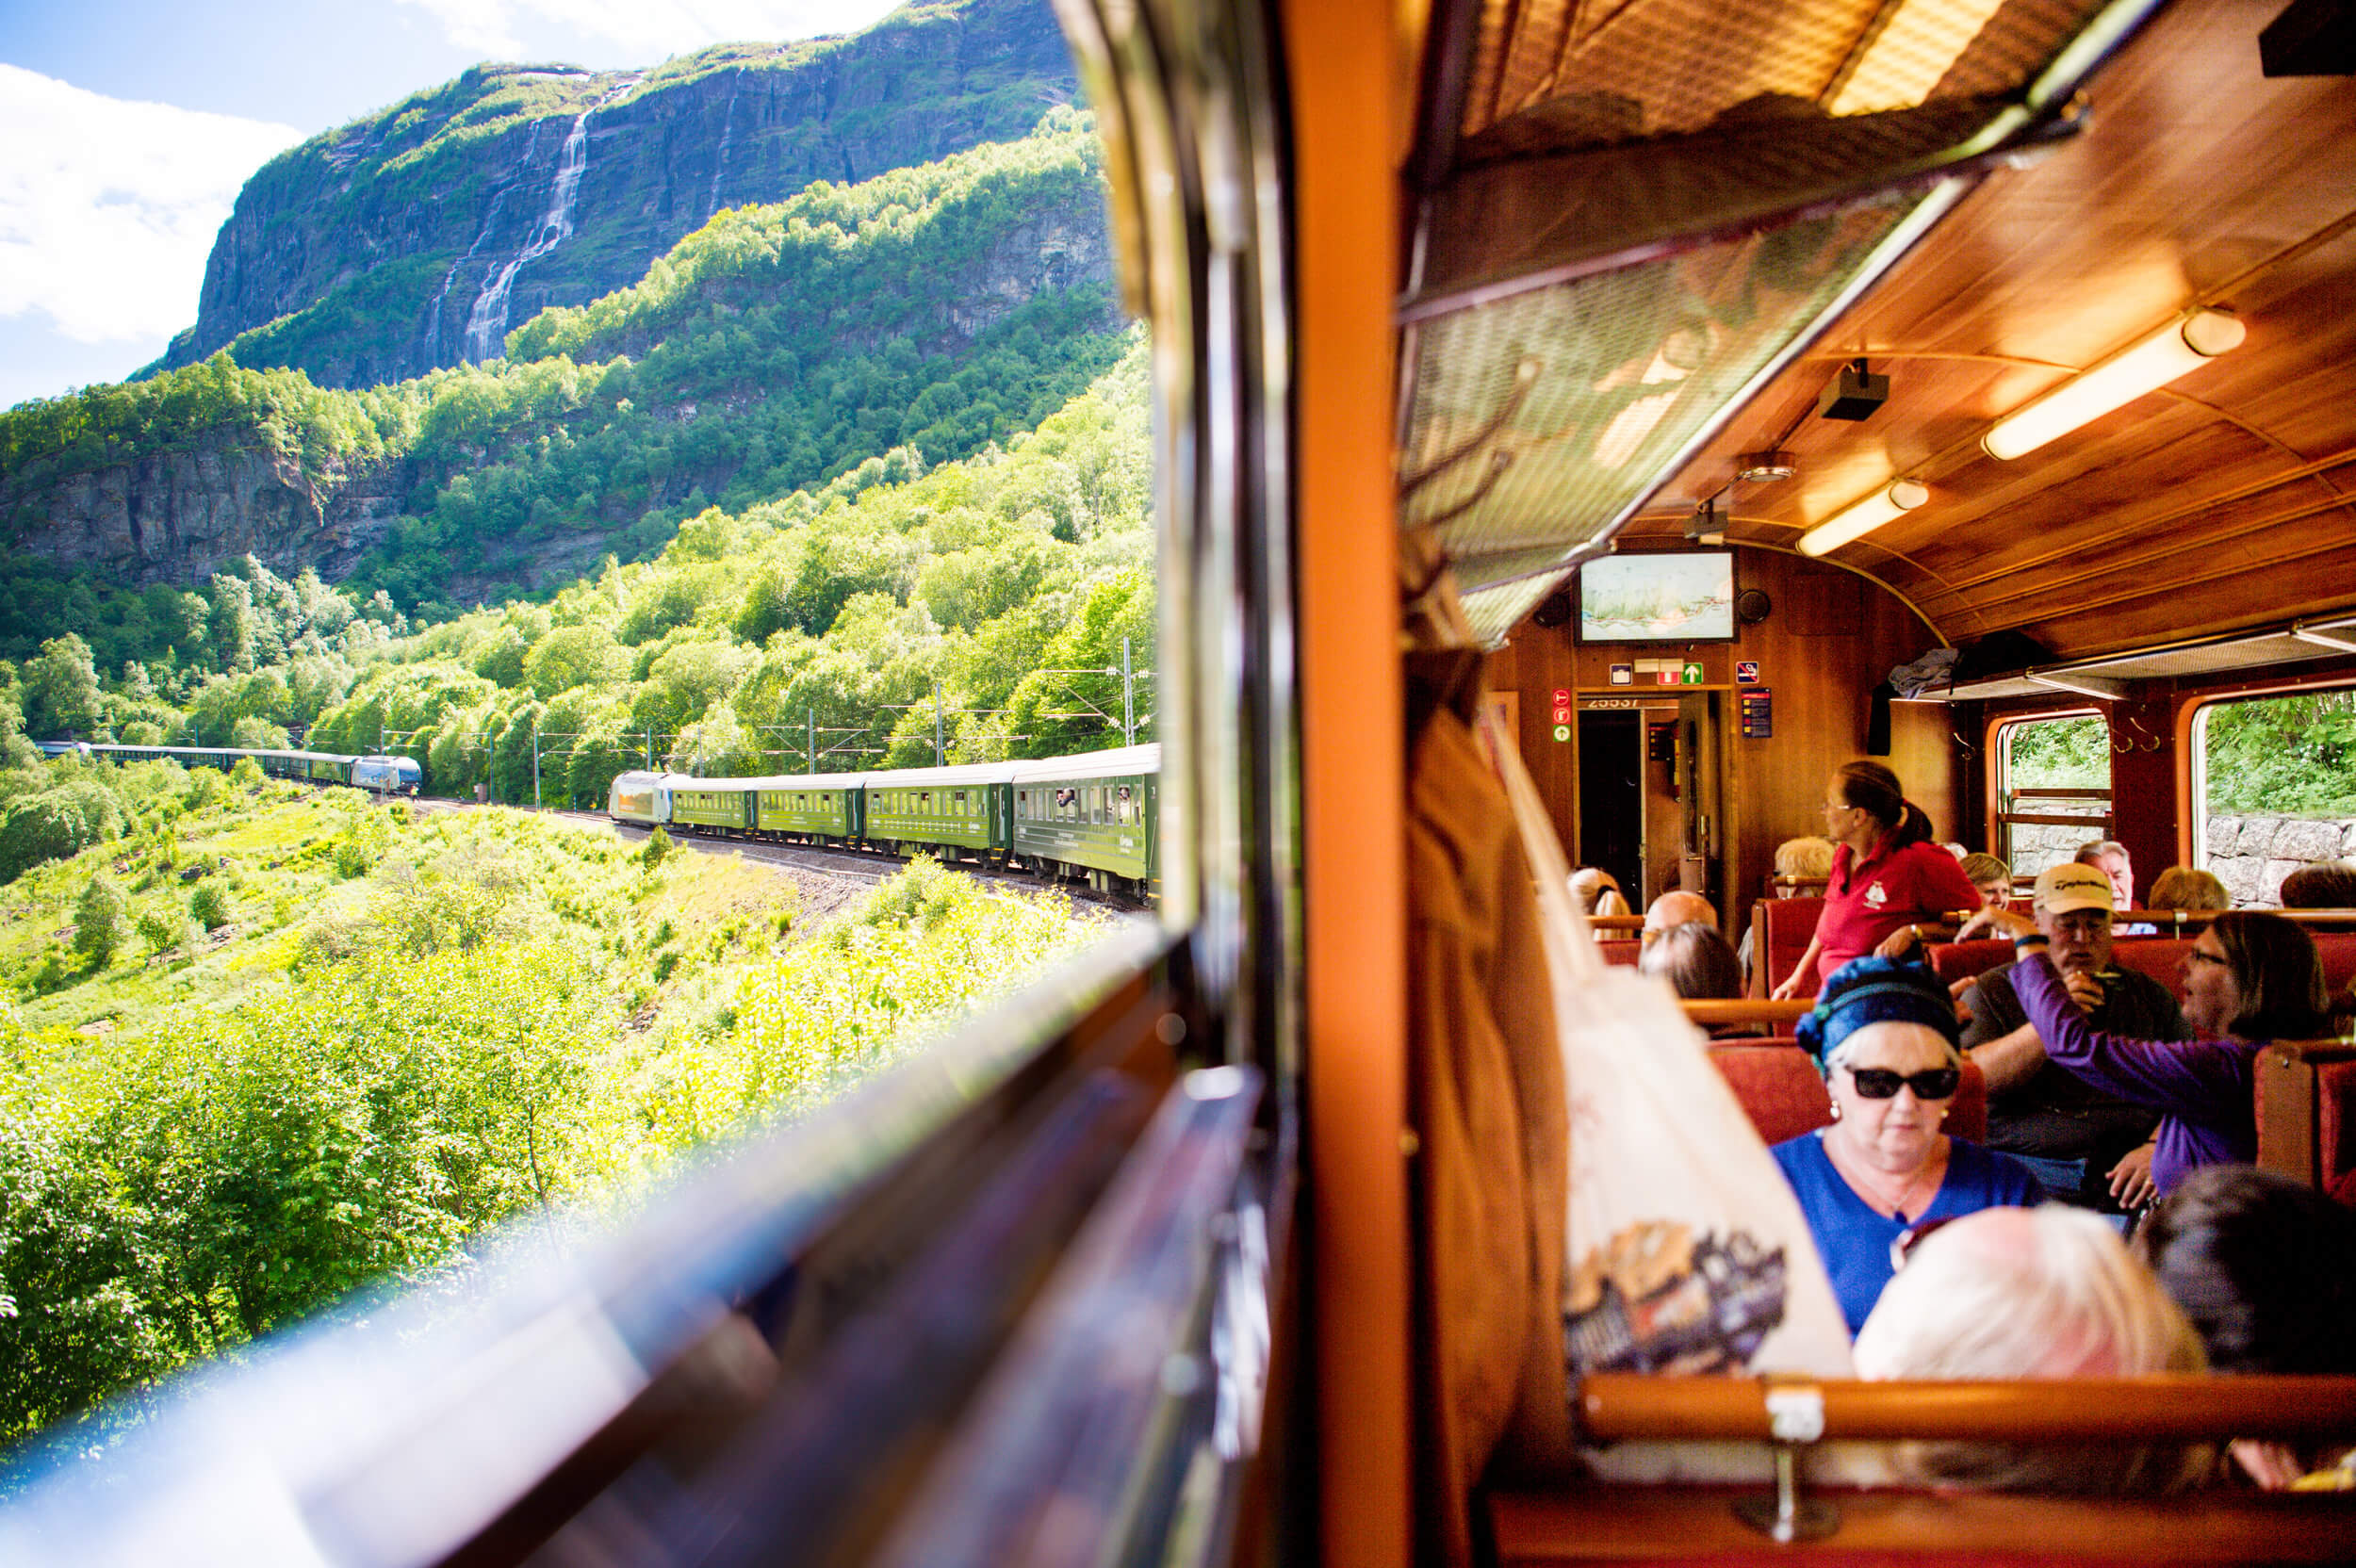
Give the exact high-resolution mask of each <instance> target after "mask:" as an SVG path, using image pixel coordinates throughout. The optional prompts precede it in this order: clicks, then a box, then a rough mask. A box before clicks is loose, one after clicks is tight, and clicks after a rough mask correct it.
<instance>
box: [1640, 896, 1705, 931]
mask: <svg viewBox="0 0 2356 1568" xmlns="http://www.w3.org/2000/svg"><path fill="white" fill-rule="evenodd" d="M1695 921H1699V922H1700V923H1703V924H1704V925H1713V926H1714V925H1716V924H1717V923H1718V911H1717V910H1716V909H1714V908H1712V907H1710V900H1708V899H1706V898H1704V897H1703V896H1702V895H1701V894H1699V893H1688V892H1665V893H1662V894H1661V896H1660V897H1659V898H1656V899H1654V900H1653V901H1652V907H1651V908H1649V909H1646V910H1645V911H1644V940H1646V941H1647V942H1651V941H1658V940H1660V939H1661V933H1662V932H1663V931H1668V930H1672V929H1674V928H1675V927H1677V926H1680V925H1690V924H1692V923H1694V922H1695Z"/></svg>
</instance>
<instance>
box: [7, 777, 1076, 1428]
mask: <svg viewBox="0 0 2356 1568" xmlns="http://www.w3.org/2000/svg"><path fill="white" fill-rule="evenodd" d="M239 773H240V774H241V775H242V776H232V777H229V778H223V777H222V776H221V775H220V774H217V773H214V772H212V771H210V770H197V771H194V772H190V773H184V772H183V771H182V770H180V769H179V768H178V767H176V766H174V765H172V764H169V763H157V764H144V765H138V766H133V767H128V768H116V767H112V766H108V765H99V766H95V767H86V766H84V765H81V764H78V763H75V762H74V761H72V760H60V761H57V762H54V763H50V764H47V765H46V766H41V767H25V766H19V767H16V768H12V769H9V770H7V771H6V772H5V773H0V790H5V791H6V792H8V798H10V799H19V800H21V799H24V798H29V797H31V796H34V795H39V794H43V793H55V792H59V791H81V792H88V793H90V794H91V795H94V796H98V797H102V798H104V799H105V800H106V801H108V802H110V803H111V809H112V823H111V825H110V826H109V828H108V831H107V836H106V837H105V838H104V839H102V841H99V842H97V843H95V844H93V845H92V846H91V847H90V848H88V849H86V850H84V851H82V852H81V853H80V854H78V855H76V856H74V857H73V858H68V859H64V860H60V861H57V862H53V863H50V864H47V865H44V866H41V867H40V868H38V869H36V870H34V871H31V872H29V873H28V874H25V875H24V876H22V877H20V878H19V879H18V880H17V881H16V882H15V883H13V884H12V885H10V886H9V887H8V888H7V889H5V890H0V984H4V985H5V986H6V987H7V988H8V990H9V991H11V992H13V993H14V996H15V998H16V1003H15V1005H13V1006H10V1005H7V1004H5V1003H0V1335H4V1336H5V1339H6V1342H7V1344H8V1354H7V1355H6V1356H0V1441H5V1440H6V1439H8V1438H11V1437H16V1436H20V1435H23V1434H25V1433H26V1432H29V1431H31V1430H33V1429H37V1428H40V1427H42V1426H44V1425H47V1424H50V1423H53V1422H56V1421H57V1420H59V1419H61V1418H63V1417H67V1416H69V1415H72V1414H74V1413H77V1412H81V1411H84V1410H86V1409H88V1408H89V1407H90V1405H91V1404H93V1403H94V1402H95V1401H97V1400H99V1399H102V1398H104V1397H106V1396H108V1395H109V1394H112V1393H116V1392H118V1391H122V1390H125V1389H133V1388H139V1387H142V1386H146V1385H149V1384H151V1383H152V1382H153V1380H155V1379H156V1378H157V1377H159V1376H161V1375H162V1374H164V1373H166V1372H168V1371H170V1370H171V1369H172V1368H173V1367H175V1366H178V1365H181V1364H185V1363H188V1362H189V1361H192V1360H197V1359H201V1358H204V1357H207V1356H211V1355H216V1354H221V1353H223V1352H231V1351H234V1350H235V1349H236V1348H237V1347H238V1346H240V1345H242V1344H244V1343H245V1342H246V1341H248V1340H250V1339H252V1338H254V1336H256V1335H259V1334H262V1333H264V1332H267V1331H270V1330H271V1329H273V1328H276V1327H280V1326H283V1325H285V1324H286V1323H288V1322H291V1321H293V1320H295V1319H297V1318H300V1317H302V1316H304V1315H307V1314H310V1313H312V1312H314V1311H317V1310H319V1308H321V1307H322V1306H324V1305H326V1304H327V1303H329V1302H332V1301H335V1300H336V1299H340V1298H342V1297H343V1296H345V1295H346V1294H348V1293H349V1292H351V1291H352V1290H353V1289H354V1288H356V1287H359V1286H361V1285H363V1284H365V1283H368V1282H377V1281H383V1282H388V1283H394V1282H416V1281H418V1280H421V1279H424V1278H427V1277H429V1276H431V1275H433V1274H434V1273H435V1272H437V1271H439V1270H443V1269H447V1268H450V1267H453V1266H462V1264H463V1252H462V1250H463V1248H464V1247H465V1245H466V1243H467V1241H468V1240H469V1239H470V1238H472V1237H474V1236H476V1235H477V1234H479V1233H481V1232H482V1231H483V1229H484V1228H485V1227H487V1226H490V1225H493V1224H496V1223H497V1222H499V1220H501V1219H502V1218H505V1217H510V1216H513V1215H515V1214H518V1213H520V1212H522V1211H525V1210H528V1209H532V1208H536V1207H538V1206H540V1205H543V1204H545V1203H548V1202H561V1203H568V1204H571V1205H573V1206H575V1207H576V1208H584V1209H586V1210H588V1211H590V1212H595V1211H597V1210H599V1209H601V1208H604V1207H608V1206H610V1205H613V1204H614V1203H617V1202H627V1201H630V1200H631V1198H632V1196H633V1195H634V1194H636V1193H638V1192H639V1191H641V1190H642V1189H643V1187H644V1185H645V1184H646V1182H647V1181H648V1180H649V1179H650V1178H652V1177H655V1176H658V1175H659V1174H660V1173H661V1172H662V1171H663V1169H664V1168H665V1167H666V1164H667V1162H668V1161H669V1160H670V1159H671V1158H672V1157H673V1156H674V1155H676V1154H677V1153H678V1152H680V1151H682V1150H685V1149H689V1148H692V1147H694V1146H695V1145H697V1144H699V1143H702V1142H704V1141H706V1140H709V1139H712V1138H714V1137H720V1136H726V1135H731V1134H734V1133H737V1132H740V1131H742V1130H743V1129H744V1128H746V1127H748V1126H751V1125H756V1124H759V1123H761V1122H764V1121H767V1120H770V1119H775V1118H777V1117H779V1116H791V1115H794V1114H798V1113H799V1112H801V1111H803V1110H805V1109H807V1108H808V1107H810V1106H811V1105H813V1104H816V1103H820V1102H822V1101H823V1100H824V1099H826V1097H827V1096H828V1095H830V1094H831V1093H833V1092H834V1091H835V1090H836V1089H837V1088H838V1087H839V1086H841V1085H842V1084H843V1083H844V1082H846V1081H847V1080H848V1079H849V1078H851V1077H853V1076H856V1075H857V1074H859V1073H861V1072H864V1071H868V1070H873V1069H874V1068H875V1067H876V1066H877V1065H880V1064H881V1063H884V1062H887V1061H889V1060H892V1058H894V1057H895V1056H896V1055H898V1054H901V1053H903V1052H905V1051H907V1050H908V1049H909V1047H910V1045H911V1044H912V1043H913V1042H914V1041H916V1040H918V1039H919V1038H921V1037H923V1036H924V1034H926V1033H927V1032H929V1031H930V1030H932V1029H934V1028H936V1027H938V1026H939V1025H940V1024H941V1022H942V1021H944V1020H946V1019H947V1018H950V1017H952V1016H954V1015H956V1014H957V1013H958V1012H960V1011H962V1010H963V1009H965V1008H966V1007H968V1006H970V1005H973V1001H974V999H976V998H977V997H986V996H987V995H989V994H990V992H991V991H992V990H994V989H995V988H1000V987H1003V986H1004V985H1006V984H1008V983H1010V982H1011V981H1012V980H1014V979H1017V978H1019V977H1021V976H1022V975H1023V974H1026V973H1028V972H1031V971H1032V970H1034V969H1035V968H1036V967H1037V966H1038V965H1039V964H1040V963H1042V962H1045V961H1047V960H1048V959H1050V958H1052V957H1053V956H1056V955H1057V954H1060V953H1063V952H1066V951H1069V950H1070V949H1072V947H1074V946H1076V945H1078V944H1079V943H1081V942H1084V941H1086V940H1088V939H1090V938H1091V936H1092V935H1093V934H1094V931H1095V929H1096V922H1094V921H1092V920H1082V919H1075V918H1074V916H1073V913H1072V910H1071V908H1070V907H1069V906H1068V905H1067V904H1066V902H1065V901H1064V900H1063V899H1062V898H1060V897H1059V896H1057V895H1055V894H1039V895H1033V896H1020V895H1009V894H1006V893H1004V892H1002V891H992V892H985V891H983V890H981V889H979V888H978V887H976V886H975V885H974V884H973V881H972V880H971V879H970V878H967V877H964V876H962V875H959V874H953V873H949V872H945V871H943V870H942V869H941V868H940V867H938V866H936V865H933V864H931V863H930V862H923V861H920V862H918V863H917V864H915V865H914V866H912V867H911V868H910V869H909V870H908V871H907V872H905V873H903V874H900V875H898V876H896V877H894V878H893V879H892V880H891V881H890V882H887V883H886V884H884V885H883V886H882V887H881V888H879V889H877V890H875V892H874V893H872V894H870V895H868V896H866V897H865V898H864V899H862V900H860V901H859V903H857V904H856V905H855V906H853V907H850V908H848V909H846V910H845V911H843V913H841V914H839V915H837V916H835V917H833V918H832V919H831V920H826V921H810V922H805V921H804V920H803V919H802V918H801V915H800V908H799V901H798V900H797V898H796V896H795V893H794V887H793V885H792V884H791V883H790V882H785V881H781V880H780V879H779V878H778V877H777V874H775V873H774V872H773V871H772V870H770V869H768V868H764V867H757V866H753V865H748V864H746V863H744V862H742V861H738V860H735V859H733V858H717V859H715V858H709V857H701V856H691V855H688V854H686V853H685V852H683V851H679V850H676V849H669V848H668V846H667V845H666V844H665V843H664V842H663V841H661V840H656V841H650V842H649V843H647V844H646V845H645V846H644V847H632V846H630V845H628V844H624V843H622V842H620V841H617V840H615V839H614V837H613V836H612V835H611V834H610V833H609V832H608V831H606V830H604V829H601V828H594V827H589V826H585V825H565V824H559V823H556V822H552V821H550V820H548V819H544V818H533V817H531V816H528V815H523V814H518V813H512V812H472V813H451V812H433V813H419V814H412V813H411V811H410V810H409V809H407V808H406V807H402V806H393V807H376V806H371V805H370V804H369V803H368V801H367V799H366V798H365V797H363V796H362V795H360V794H359V793H358V792H353V791H349V790H328V791H324V792H311V791H309V790H307V789H306V788H303V787H301V786H294V785H284V784H273V783H266V782H264V781H263V780H262V779H261V778H260V776H259V775H258V774H257V773H254V771H253V769H252V767H251V764H244V765H241V767H240V770H239ZM666 851H667V853H666ZM137 1414H138V1407H137V1405H136V1403H134V1404H132V1405H128V1406H120V1407H116V1408H115V1409H114V1410H113V1412H112V1413H111V1414H110V1415H109V1416H108V1417H106V1420H107V1421H108V1422H109V1423H114V1422H120V1421H123V1420H130V1419H135V1418H136V1416H137Z"/></svg>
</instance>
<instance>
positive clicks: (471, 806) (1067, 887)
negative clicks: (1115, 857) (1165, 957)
mask: <svg viewBox="0 0 2356 1568" xmlns="http://www.w3.org/2000/svg"><path fill="white" fill-rule="evenodd" d="M411 805H412V806H414V807H415V808H416V809H418V810H421V811H473V810H479V809H483V807H482V804H481V803H479V802H476V801H470V800H435V799H432V798H430V797H427V796H423V795H420V796H417V798H416V799H415V800H413V801H412V802H411ZM507 809H511V810H523V809H527V808H523V807H511V808H507ZM534 814H535V815H538V816H543V817H561V818H564V819H565V820H566V821H570V822H578V823H581V824H584V825H593V826H597V827H602V828H605V829H607V830H608V831H610V832H612V833H614V835H615V836H616V837H618V838H622V839H625V840H629V841H632V842H638V843H643V842H645V841H646V840H647V839H648V838H649V837H651V836H652V830H651V829H649V828H645V827H640V826H638V825H635V824H631V823H617V822H615V821H614V819H613V818H611V817H609V816H607V815H606V814H605V813H604V812H602V811H578V810H573V809H569V808H557V807H544V808H542V809H540V810H539V811H537V812H536V813H534ZM671 841H672V842H673V843H674V844H676V845H678V846H679V847H680V848H682V849H692V850H695V852H696V853H698V854H702V855H741V856H743V857H744V858H745V859H747V860H757V861H761V862H764V863H766V864H769V865H774V866H779V867H782V868H785V869H787V870H789V871H792V872H794V873H795V874H797V875H801V876H812V875H815V876H823V877H830V878H835V879H838V880H841V881H843V882H848V883H853V884H857V885H858V886H859V887H860V888H870V887H874V886H875V884H876V883H878V882H881V881H882V880H883V879H884V878H885V877H887V876H891V875H892V874H894V873H896V872H898V871H899V870H901V869H902V868H903V867H905V866H906V865H907V864H908V857H907V856H905V855H887V854H885V853H884V852H883V851H881V850H870V849H819V848H813V847H811V846H810V845H807V844H778V843H769V842H766V841H761V840H758V839H712V838H706V837H704V836H702V835H701V834H697V833H691V832H675V833H673V834H672V835H671ZM957 870H958V871H960V872H963V873H964V874H966V875H968V876H971V877H973V878H974V879H975V880H976V881H979V882H984V883H988V884H990V885H991V886H996V887H1005V888H1008V889H1013V890H1023V891H1028V892H1039V891H1040V890H1044V889H1047V888H1051V887H1052V888H1055V889H1057V890H1060V891H1062V892H1063V893H1065V894H1066V895H1067V896H1069V897H1070V898H1071V900H1072V903H1074V904H1085V905H1090V906H1093V907H1097V908H1101V909H1109V910H1112V911H1114V912H1116V913H1120V914H1127V915H1143V914H1150V913H1152V912H1153V907H1152V906H1151V905H1148V904H1146V903H1143V902H1142V901H1140V900H1138V899H1135V898H1131V897H1128V896H1127V895H1125V894H1121V893H1105V892H1098V891H1096V890H1094V889H1091V888H1088V887H1086V886H1082V885H1079V884H1076V883H1071V882H1048V881H1043V880H1041V879H1040V878H1039V877H1037V876H1033V875H1031V874H1028V873H1024V872H1007V871H992V870H989V869H986V868H984V867H982V866H978V865H974V864H973V863H971V862H967V861H958V862H957Z"/></svg>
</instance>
